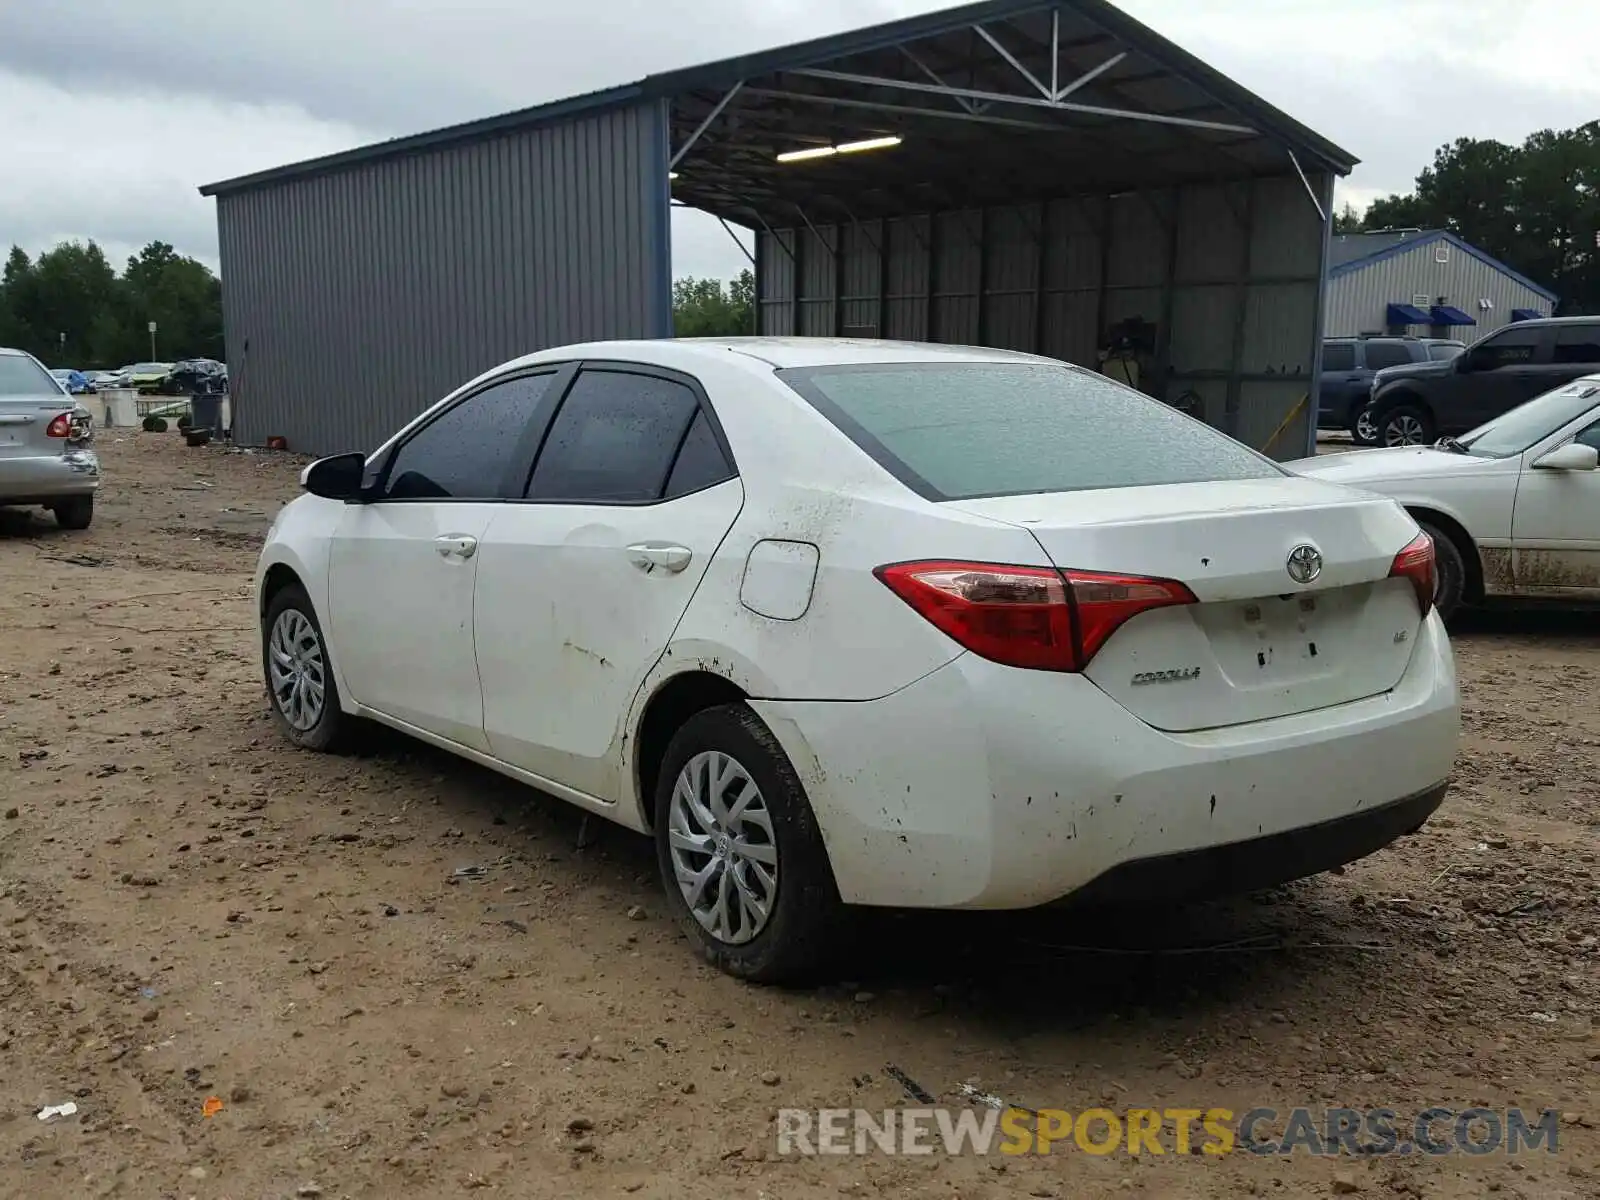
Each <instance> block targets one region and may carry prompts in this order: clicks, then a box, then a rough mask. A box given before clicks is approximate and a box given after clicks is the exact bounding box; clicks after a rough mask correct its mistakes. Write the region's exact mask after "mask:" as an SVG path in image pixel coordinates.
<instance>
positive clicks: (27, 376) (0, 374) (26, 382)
mask: <svg viewBox="0 0 1600 1200" xmlns="http://www.w3.org/2000/svg"><path fill="white" fill-rule="evenodd" d="M59 395H61V385H60V384H58V383H57V382H56V381H55V380H54V379H52V378H50V375H49V373H48V372H46V371H45V369H44V368H43V367H41V366H39V365H38V364H37V363H35V362H34V361H33V359H31V358H24V357H23V356H22V355H20V354H0V396H59Z"/></svg>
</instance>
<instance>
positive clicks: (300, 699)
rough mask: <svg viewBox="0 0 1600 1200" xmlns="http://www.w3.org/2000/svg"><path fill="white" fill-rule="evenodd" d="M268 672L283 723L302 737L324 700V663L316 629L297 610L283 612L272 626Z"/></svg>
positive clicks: (273, 699)
mask: <svg viewBox="0 0 1600 1200" xmlns="http://www.w3.org/2000/svg"><path fill="white" fill-rule="evenodd" d="M267 671H268V675H269V677H270V680H271V684H272V702H273V703H274V704H276V705H277V706H278V711H279V712H280V713H282V714H283V719H284V720H286V721H288V722H289V725H290V726H291V727H292V728H294V729H296V730H298V731H300V732H301V733H304V732H305V731H306V730H308V729H313V728H315V727H316V724H317V722H318V721H320V720H321V719H322V707H323V704H324V703H325V702H326V697H327V688H328V680H327V660H326V658H325V656H324V655H323V653H322V639H321V638H320V637H318V636H317V629H316V626H314V625H313V624H312V623H311V621H310V620H309V618H307V617H306V615H305V614H304V613H302V612H301V611H300V610H299V609H295V608H286V609H284V610H283V611H282V612H281V613H279V614H278V619H277V620H276V621H274V622H273V624H272V636H271V637H270V638H269V639H268V642H267Z"/></svg>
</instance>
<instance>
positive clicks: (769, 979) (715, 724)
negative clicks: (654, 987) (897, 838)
mask: <svg viewBox="0 0 1600 1200" xmlns="http://www.w3.org/2000/svg"><path fill="white" fill-rule="evenodd" d="M655 839H656V861H657V864H658V866H659V867H660V871H661V879H662V883H663V885H664V886H665V888H666V892H667V903H668V904H669V905H670V906H671V907H672V909H673V912H674V914H675V915H676V917H677V919H678V923H679V925H680V926H682V928H683V930H684V932H685V933H686V934H687V935H688V937H689V939H690V940H691V941H692V942H694V943H695V944H696V945H697V946H698V947H699V948H700V952H701V953H702V954H703V955H704V956H705V957H706V959H707V961H709V962H710V963H712V964H713V965H714V966H716V967H719V968H720V969H722V970H723V971H726V972H727V973H728V974H730V975H734V976H736V977H738V978H740V979H748V980H751V981H753V982H756V983H783V984H794V983H804V982H808V981H810V980H811V979H813V978H815V976H816V975H817V974H818V973H819V972H820V971H821V970H822V969H823V968H824V967H825V966H826V965H827V963H828V962H829V961H830V960H832V958H833V957H834V955H835V954H836V953H837V951H838V950H839V948H840V944H841V943H840V933H841V930H842V926H843V918H844V906H843V905H842V904H841V903H840V901H839V891H838V887H837V885H836V884H835V883H834V879H833V870H832V868H831V867H830V866H829V863H828V852H827V850H826V848H825V847H824V845H823V842H822V834H821V831H820V830H819V829H818V828H817V820H816V816H815V814H813V813H812V811H811V804H810V802H809V801H808V800H807V799H806V794H805V789H804V787H802V786H801V783H800V777H799V776H798V775H797V774H796V773H795V770H794V767H793V765H792V764H791V763H790V762H789V759H788V756H787V755H785V754H784V752H783V748H782V747H781V746H780V745H779V744H778V740H777V738H775V737H773V736H772V731H771V730H769V729H768V728H767V727H766V725H765V724H764V723H763V722H762V720H761V718H760V717H758V716H757V715H756V714H755V713H754V712H752V711H751V710H750V709H749V708H748V707H747V706H745V705H743V704H728V705H722V706H720V707H717V708H709V709H705V710H704V711H702V712H699V713H697V714H695V715H694V716H693V717H690V718H689V720H688V721H687V722H685V723H684V725H683V728H681V729H679V730H678V732H677V734H676V736H674V737H673V739H672V742H671V743H670V744H669V745H668V747H667V753H666V757H665V759H664V760H663V761H662V764H661V773H660V775H659V776H658V777H657V779H656V784H655Z"/></svg>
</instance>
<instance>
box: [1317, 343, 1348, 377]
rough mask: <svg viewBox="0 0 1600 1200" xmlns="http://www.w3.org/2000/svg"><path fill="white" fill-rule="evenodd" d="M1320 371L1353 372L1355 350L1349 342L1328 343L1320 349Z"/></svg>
mask: <svg viewBox="0 0 1600 1200" xmlns="http://www.w3.org/2000/svg"><path fill="white" fill-rule="evenodd" d="M1322 369H1323V370H1324V371H1354V370H1355V369H1356V348H1355V347H1354V346H1352V345H1351V344H1350V343H1349V342H1329V343H1328V344H1327V345H1326V346H1324V347H1323V348H1322Z"/></svg>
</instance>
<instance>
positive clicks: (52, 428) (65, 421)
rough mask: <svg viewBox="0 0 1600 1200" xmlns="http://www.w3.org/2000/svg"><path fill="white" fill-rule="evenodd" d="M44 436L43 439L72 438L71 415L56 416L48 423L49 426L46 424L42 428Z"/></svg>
mask: <svg viewBox="0 0 1600 1200" xmlns="http://www.w3.org/2000/svg"><path fill="white" fill-rule="evenodd" d="M44 435H45V437H58V438H64V437H71V436H72V414H71V413H61V414H60V415H59V416H57V417H56V418H55V419H53V420H52V421H51V422H50V424H48V425H46V426H45V427H44Z"/></svg>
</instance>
